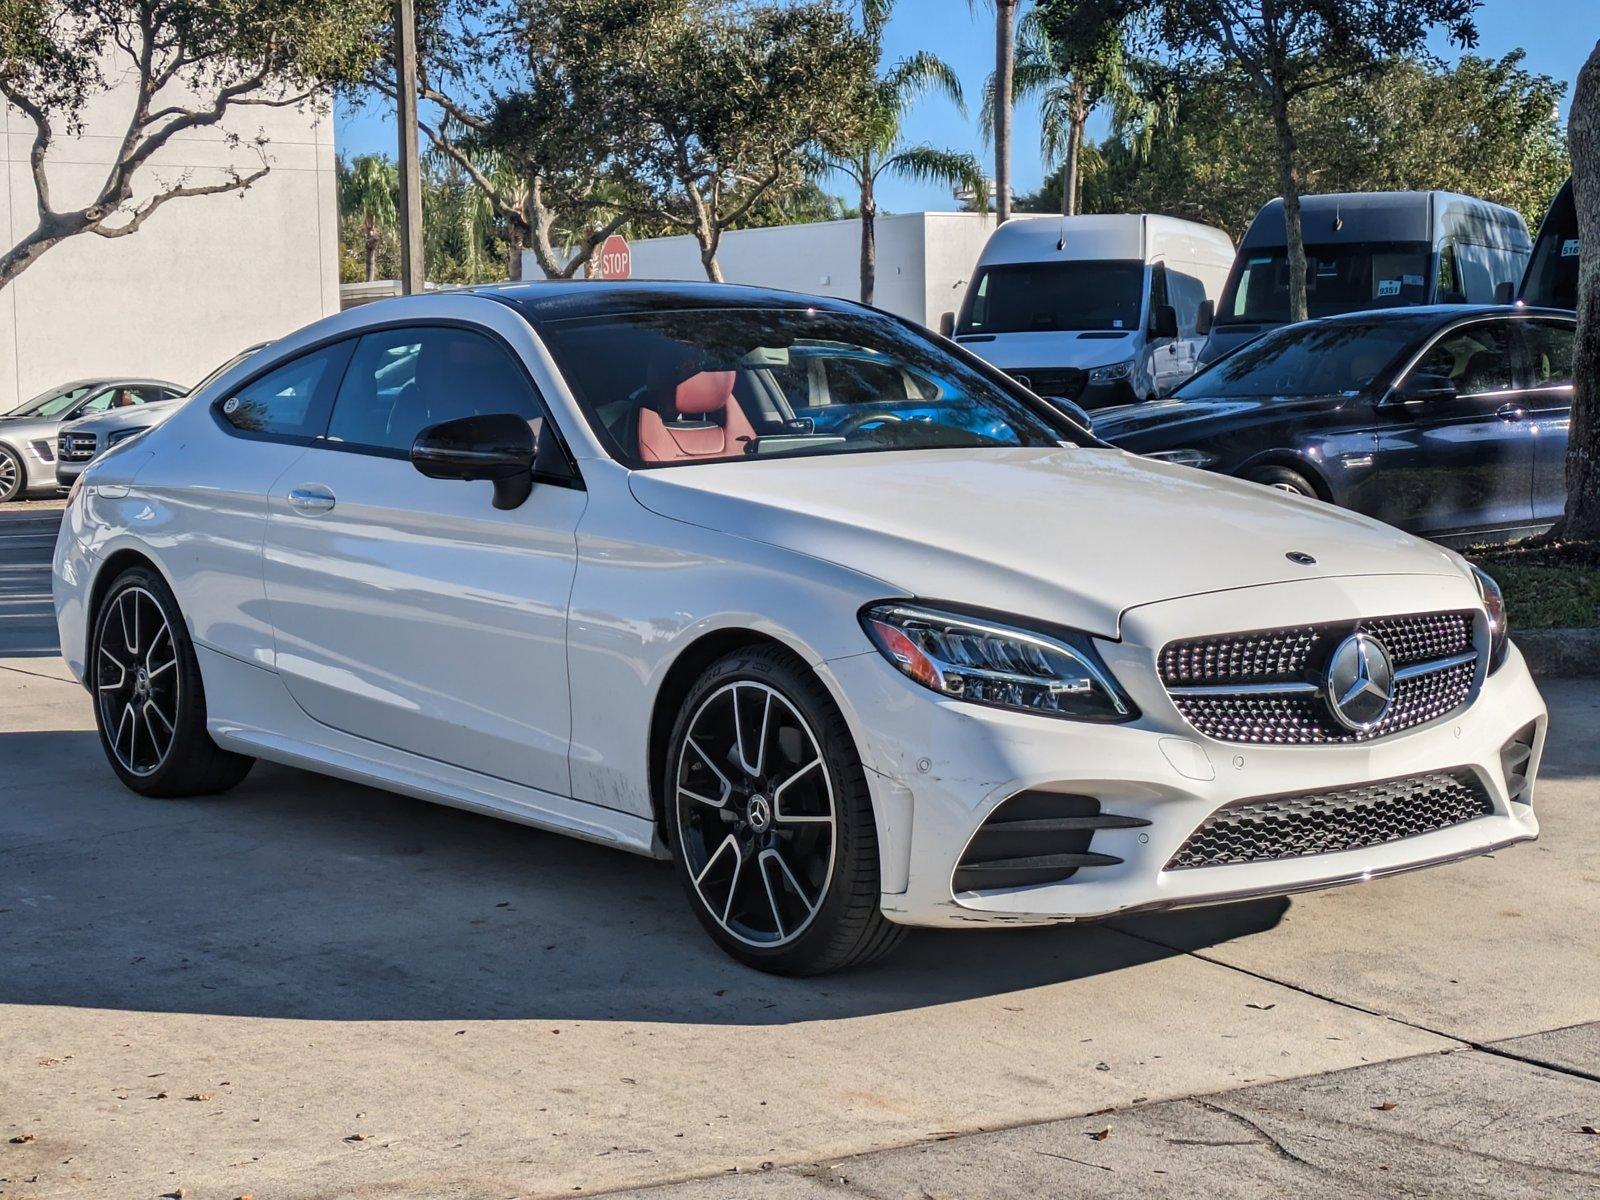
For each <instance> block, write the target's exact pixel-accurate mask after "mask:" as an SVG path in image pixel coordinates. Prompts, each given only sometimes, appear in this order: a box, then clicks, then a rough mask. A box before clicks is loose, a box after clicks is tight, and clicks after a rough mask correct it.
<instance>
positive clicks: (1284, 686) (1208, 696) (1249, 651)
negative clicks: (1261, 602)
mask: <svg viewBox="0 0 1600 1200" xmlns="http://www.w3.org/2000/svg"><path fill="white" fill-rule="evenodd" d="M1473 619H1474V614H1473V612H1472V611H1471V610H1465V611H1460V612H1442V613H1423V614H1417V615H1410V616H1398V617H1381V618H1373V619H1368V620H1362V621H1351V622H1345V623H1341V624H1327V625H1299V626H1290V627H1286V628H1283V629H1266V630H1255V631H1252V632H1249V633H1229V634H1221V635H1218V636H1215V637H1208V638H1194V639H1190V640H1186V641H1180V642H1172V643H1169V644H1168V645H1167V646H1165V647H1164V648H1163V649H1162V651H1161V653H1160V656H1159V658H1158V666H1159V670H1160V673H1161V681H1162V683H1163V684H1165V685H1166V687H1167V689H1168V692H1169V694H1170V695H1171V696H1172V702H1173V704H1174V705H1175V706H1176V707H1177V709H1178V711H1179V712H1180V713H1182V714H1183V717H1184V719H1185V720H1187V721H1188V722H1189V723H1190V724H1191V725H1193V726H1194V727H1195V728H1196V729H1197V730H1199V731H1200V732H1201V733H1203V734H1206V735H1207V736H1209V737H1214V738H1217V739H1219V740H1221V741H1227V742H1246V743H1255V744H1261V745H1308V744H1323V745H1326V744H1330V743H1345V742H1357V741H1370V740H1371V739H1373V738H1378V737H1384V736H1386V735H1388V734H1392V733H1398V732H1400V731H1401V730H1404V729H1410V728H1413V727H1414V726H1417V725H1422V724H1425V723H1427V722H1428V721H1432V720H1435V719H1437V718H1439V717H1442V716H1444V715H1445V714H1446V713H1449V712H1452V711H1454V710H1455V709H1457V708H1459V707H1460V706H1461V705H1463V704H1465V703H1466V702H1467V700H1468V698H1469V697H1470V695H1471V692H1472V685H1473V681H1474V679H1475V678H1476V675H1477V663H1476V659H1475V658H1471V659H1467V661H1461V660H1462V659H1463V658H1464V656H1467V655H1472V654H1473V653H1474V649H1473V644H1472V630H1473ZM1358 630H1359V631H1363V632H1366V633H1368V634H1370V635H1371V636H1373V637H1374V638H1377V639H1378V640H1379V641H1381V642H1382V643H1383V644H1384V647H1385V648H1386V649H1387V650H1388V653H1389V657H1390V660H1391V661H1392V663H1393V665H1394V667H1395V669H1396V678H1395V684H1394V698H1393V702H1392V703H1391V704H1390V707H1389V711H1388V713H1387V714H1386V715H1385V717H1384V719H1383V721H1382V722H1381V723H1380V724H1379V725H1378V726H1377V727H1376V728H1373V729H1370V730H1367V731H1364V732H1359V733H1358V732H1355V731H1352V730H1350V729H1348V728H1346V727H1345V726H1344V725H1342V724H1341V723H1340V722H1339V721H1338V720H1336V719H1335V718H1334V716H1333V713H1332V711H1331V710H1330V709H1329V707H1328V704H1327V701H1326V700H1325V699H1324V697H1323V695H1322V692H1321V687H1322V684H1323V679H1322V676H1323V673H1324V670H1325V668H1326V665H1327V660H1328V657H1329V656H1330V655H1331V654H1332V653H1333V650H1334V648H1335V647H1337V646H1338V645H1339V643H1340V642H1341V641H1343V640H1344V639H1345V638H1346V637H1348V636H1350V634H1352V633H1355V632H1357V631H1358Z"/></svg>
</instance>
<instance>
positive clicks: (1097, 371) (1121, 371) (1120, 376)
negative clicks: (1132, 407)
mask: <svg viewBox="0 0 1600 1200" xmlns="http://www.w3.org/2000/svg"><path fill="white" fill-rule="evenodd" d="M1132 378H1133V360H1132V359H1131V358H1130V359H1129V360H1128V361H1127V362H1119V363H1109V364H1107V365H1106V366H1103V367H1095V368H1094V369H1093V370H1092V371H1090V372H1089V382H1090V383H1118V382H1120V381H1121V380H1124V379H1132Z"/></svg>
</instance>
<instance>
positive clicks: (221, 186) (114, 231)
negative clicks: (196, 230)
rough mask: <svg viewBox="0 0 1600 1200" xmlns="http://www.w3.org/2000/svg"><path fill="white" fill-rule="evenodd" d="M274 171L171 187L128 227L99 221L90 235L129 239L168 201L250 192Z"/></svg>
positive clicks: (265, 169)
mask: <svg viewBox="0 0 1600 1200" xmlns="http://www.w3.org/2000/svg"><path fill="white" fill-rule="evenodd" d="M271 170H272V168H271V167H269V166H266V165H265V164H263V165H262V167H261V169H260V170H258V171H252V172H251V173H250V174H248V175H238V174H235V175H234V176H233V177H232V178H231V179H229V180H228V181H227V182H226V183H207V184H201V185H199V186H198V187H196V186H191V185H189V184H180V185H179V186H178V187H173V188H168V189H167V190H166V191H164V192H158V193H157V194H156V195H154V196H152V197H151V198H150V199H149V200H147V201H145V202H144V203H143V204H142V205H140V206H139V207H138V208H137V209H135V210H134V212H133V214H132V216H130V217H129V218H128V221H127V223H126V224H124V225H106V224H105V223H104V222H96V223H95V224H93V225H91V226H89V232H90V233H93V234H95V235H97V236H98V237H103V238H119V237H127V236H128V235H129V234H130V233H136V232H137V231H138V229H139V227H140V226H141V225H143V224H144V223H145V221H146V220H148V219H149V217H150V214H151V213H153V212H155V211H156V210H157V209H159V208H160V207H161V206H162V205H164V204H166V203H167V202H168V201H171V200H183V199H188V198H190V197H193V196H218V195H222V194H224V193H227V192H247V191H249V190H250V188H251V187H253V186H254V185H255V184H257V183H259V182H260V181H261V180H262V179H264V178H265V177H266V175H267V173H268V172H269V171H271Z"/></svg>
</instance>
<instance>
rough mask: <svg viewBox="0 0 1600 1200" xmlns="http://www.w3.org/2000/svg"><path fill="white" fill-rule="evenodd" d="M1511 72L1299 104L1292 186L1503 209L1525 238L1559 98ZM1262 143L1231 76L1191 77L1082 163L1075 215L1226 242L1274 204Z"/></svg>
mask: <svg viewBox="0 0 1600 1200" xmlns="http://www.w3.org/2000/svg"><path fill="white" fill-rule="evenodd" d="M1522 64H1523V54H1522V52H1521V51H1515V52H1513V53H1511V54H1508V55H1506V56H1505V57H1504V58H1501V59H1487V58H1480V57H1477V56H1474V55H1467V56H1465V57H1463V58H1462V60H1461V61H1460V63H1459V64H1457V65H1456V66H1455V67H1454V68H1450V69H1445V68H1440V67H1438V66H1436V65H1434V64H1431V63H1428V62H1424V61H1420V60H1416V59H1398V60H1395V61H1394V62H1391V63H1390V64H1388V65H1387V66H1385V67H1384V68H1383V69H1382V70H1380V71H1379V72H1378V73H1377V74H1376V75H1373V76H1370V77H1365V78H1361V79H1356V80H1351V81H1347V82H1345V83H1342V84H1339V85H1337V86H1334V87H1330V88H1327V89H1325V90H1322V91H1319V92H1316V93H1314V94H1312V95H1309V96H1306V97H1303V98H1301V99H1300V100H1299V101H1297V102H1296V104H1295V107H1294V119H1295V124H1296V129H1297V138H1298V146H1299V166H1298V170H1299V173H1300V178H1301V180H1302V184H1303V186H1304V187H1305V188H1306V189H1307V190H1308V191H1316V192H1344V191H1351V192H1364V191H1391V190H1401V191H1404V190H1428V189H1431V188H1446V189H1450V190H1454V191H1460V192H1466V193H1468V194H1470V195H1475V196H1482V197H1484V198H1485V199H1488V200H1494V201H1496V202H1498V203H1501V204H1507V205H1510V206H1511V207H1513V208H1516V209H1517V210H1519V211H1520V212H1522V214H1523V215H1524V216H1525V217H1526V218H1527V220H1528V223H1529V225H1530V227H1531V226H1536V225H1537V223H1538V221H1539V220H1540V219H1541V218H1542V217H1543V215H1544V211H1545V208H1546V207H1547V206H1548V205H1549V203H1550V198H1551V197H1552V196H1553V195H1554V194H1555V192H1556V189H1557V188H1559V187H1560V186H1561V183H1562V181H1563V180H1564V179H1565V178H1566V177H1567V174H1568V171H1569V169H1570V168H1569V166H1568V162H1567V156H1566V146H1565V138H1564V136H1563V134H1562V131H1561V127H1560V125H1559V123H1558V122H1557V120H1556V118H1555V116H1554V113H1555V111H1556V109H1557V107H1558V105H1559V103H1560V101H1561V99H1562V97H1563V95H1564V93H1565V87H1566V85H1565V84H1564V83H1562V82H1560V81H1558V80H1556V79H1553V78H1551V77H1550V76H1548V75H1539V74H1535V73H1532V72H1529V71H1528V70H1526V69H1525V68H1524V66H1523V65H1522ZM1273 138H1274V135H1273V131H1272V129H1271V127H1270V125H1269V124H1268V123H1267V122H1266V121H1264V120H1263V112H1262V105H1261V102H1260V100H1259V98H1258V97H1257V95H1256V93H1255V92H1254V91H1252V90H1251V89H1249V88H1248V87H1241V86H1240V85H1239V83H1238V81H1237V80H1236V79H1235V78H1234V75H1233V73H1232V72H1229V71H1227V70H1225V69H1215V70H1212V71H1209V72H1205V73H1202V74H1199V75H1195V76H1192V77H1190V78H1189V79H1188V80H1187V81H1186V82H1185V84H1184V86H1183V88H1182V89H1181V91H1180V93H1179V95H1178V97H1177V101H1176V105H1175V111H1174V114H1173V117H1172V119H1171V121H1170V122H1169V123H1164V124H1162V125H1161V126H1160V127H1159V128H1158V129H1156V130H1155V131H1154V132H1153V133H1147V134H1143V135H1141V136H1139V137H1135V136H1132V135H1130V134H1129V133H1128V132H1127V131H1124V133H1123V134H1122V136H1116V135H1114V136H1112V137H1111V138H1108V139H1107V140H1106V141H1105V142H1103V143H1102V144H1101V146H1100V147H1099V148H1098V152H1097V154H1095V155H1093V156H1091V161H1092V164H1093V169H1092V170H1091V171H1090V172H1089V173H1088V175H1087V177H1086V179H1085V187H1084V199H1085V207H1086V208H1088V209H1089V210H1091V211H1096V212H1166V213H1171V214H1173V215H1174V216H1183V217H1188V218H1190V219H1191V220H1197V221H1202V222H1204V223H1206V224H1210V225H1217V226H1219V227H1221V228H1223V229H1226V230H1227V231H1228V232H1229V233H1231V234H1232V235H1233V236H1234V237H1236V238H1237V237H1239V236H1241V235H1242V234H1243V233H1244V231H1245V229H1246V228H1247V227H1248V226H1249V223H1250V220H1251V218H1253V217H1254V216H1255V214H1256V211H1257V210H1258V209H1259V208H1260V207H1261V205H1262V203H1263V202H1264V201H1266V200H1268V199H1270V198H1271V197H1272V196H1273V195H1275V194H1276V185H1277V175H1276V170H1275V166H1274V161H1273V157H1274V156H1273ZM1052 182H1053V181H1052ZM1047 192H1048V193H1049V195H1051V196H1056V195H1059V193H1057V192H1054V191H1052V190H1050V189H1048V188H1047Z"/></svg>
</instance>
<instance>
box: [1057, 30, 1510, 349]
mask: <svg viewBox="0 0 1600 1200" xmlns="http://www.w3.org/2000/svg"><path fill="white" fill-rule="evenodd" d="M1039 6H1040V8H1041V9H1042V10H1043V11H1044V12H1045V14H1046V16H1045V19H1046V21H1047V22H1048V23H1049V24H1050V27H1051V30H1052V33H1053V34H1055V33H1058V32H1064V33H1065V34H1066V40H1067V41H1068V42H1069V44H1070V41H1071V33H1072V31H1074V30H1082V29H1084V28H1086V27H1087V28H1091V29H1103V28H1105V27H1106V26H1107V25H1108V24H1110V23H1113V22H1117V21H1126V20H1131V19H1133V18H1135V17H1139V16H1141V15H1142V17H1143V20H1144V22H1145V28H1147V29H1148V31H1149V34H1150V35H1151V36H1152V37H1154V38H1157V39H1159V41H1160V42H1161V43H1162V44H1163V45H1165V46H1166V47H1167V48H1168V49H1169V50H1171V51H1173V52H1176V53H1180V54H1182V55H1184V56H1185V57H1187V58H1189V59H1190V60H1192V61H1193V62H1194V63H1196V64H1198V65H1214V66H1223V67H1227V68H1230V69H1231V70H1232V71H1233V72H1235V73H1236V77H1237V78H1238V79H1239V80H1240V81H1241V82H1243V83H1245V84H1247V85H1248V86H1249V87H1250V88H1251V89H1253V90H1254V91H1255V93H1256V94H1257V95H1258V96H1259V97H1260V99H1261V102H1262V104H1263V105H1264V107H1265V109H1266V111H1267V114H1268V117H1269V120H1270V122H1271V127H1272V131H1273V149H1274V154H1273V159H1274V162H1275V164H1276V167H1277V176H1278V193H1279V195H1281V196H1282V197H1283V215H1284V224H1285V228H1286V232H1287V242H1288V260H1289V319H1290V320H1292V321H1303V320H1304V319H1305V316H1306V255H1305V240H1304V237H1303V236H1302V232H1301V227H1300V192H1301V185H1300V178H1299V171H1298V160H1299V154H1298V149H1297V144H1296V128H1295V122H1294V119H1293V118H1294V108H1295V102H1296V101H1297V100H1300V99H1303V98H1305V97H1309V96H1312V95H1314V94H1316V93H1317V92H1319V91H1322V90H1324V89H1327V88H1331V87H1335V86H1338V85H1339V84H1342V83H1347V82H1349V81H1351V80H1356V79H1361V78H1364V77H1370V76H1371V75H1373V74H1375V73H1376V72H1377V71H1379V70H1380V69H1381V68H1382V67H1383V66H1384V65H1385V64H1386V63H1387V62H1389V61H1390V60H1391V59H1393V58H1395V57H1397V56H1400V55H1407V54H1418V53H1421V52H1422V51H1423V50H1424V48H1425V44H1426V41H1427V37H1428V34H1429V33H1430V32H1431V31H1432V30H1433V29H1435V28H1440V27H1442V28H1443V29H1444V30H1445V31H1446V32H1447V33H1448V35H1449V36H1450V38H1451V39H1452V40H1453V41H1454V42H1456V43H1458V44H1460V45H1464V46H1471V45H1474V44H1475V43H1476V41H1477V26H1476V24H1475V23H1474V21H1473V18H1472V14H1473V12H1474V10H1476V8H1477V7H1478V0H1253V2H1235V0H1039Z"/></svg>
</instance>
